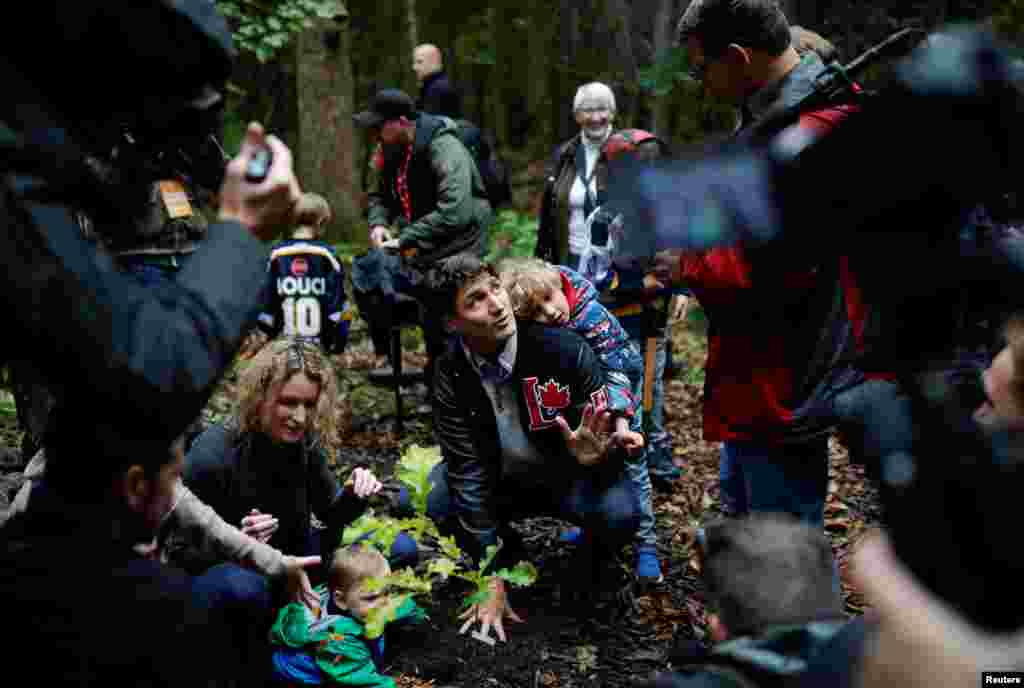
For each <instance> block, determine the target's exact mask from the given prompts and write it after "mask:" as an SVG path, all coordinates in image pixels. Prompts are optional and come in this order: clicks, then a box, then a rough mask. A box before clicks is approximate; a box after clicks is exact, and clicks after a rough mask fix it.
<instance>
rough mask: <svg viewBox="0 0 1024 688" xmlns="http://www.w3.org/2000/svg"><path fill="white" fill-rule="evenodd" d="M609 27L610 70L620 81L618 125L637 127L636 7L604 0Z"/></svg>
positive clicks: (624, 2) (623, 0) (622, 0)
mask: <svg viewBox="0 0 1024 688" xmlns="http://www.w3.org/2000/svg"><path fill="white" fill-rule="evenodd" d="M601 10H602V13H603V14H604V17H605V23H606V26H607V27H608V34H607V35H608V40H609V44H610V46H611V47H612V48H613V49H612V51H611V55H610V56H609V57H610V60H609V64H608V70H609V72H611V73H612V74H615V77H616V80H617V81H619V84H618V87H619V88H618V89H617V90H618V91H619V99H620V100H621V101H622V102H619V103H616V105H617V106H618V109H619V111H620V112H621V113H622V114H621V115H620V116H619V118H618V125H619V126H623V127H625V126H635V124H636V122H637V115H638V114H639V113H638V104H639V102H640V100H639V91H638V90H637V81H638V80H639V70H638V68H637V63H636V53H635V52H634V50H633V21H632V16H633V10H632V8H631V7H630V5H629V3H628V2H626V0H605V3H604V7H602V8H601Z"/></svg>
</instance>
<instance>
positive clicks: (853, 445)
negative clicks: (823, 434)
mask: <svg viewBox="0 0 1024 688" xmlns="http://www.w3.org/2000/svg"><path fill="white" fill-rule="evenodd" d="M832 413H833V414H834V415H835V417H836V421H837V423H838V425H839V428H840V430H841V431H842V433H843V439H844V441H845V442H846V443H847V444H848V445H849V449H850V458H851V460H853V461H856V462H857V463H863V464H865V466H866V467H867V470H868V475H869V476H870V477H872V478H874V479H876V480H877V479H880V478H881V473H880V471H881V466H882V465H883V459H884V458H885V457H887V456H889V455H892V454H895V453H897V452H900V453H907V454H909V453H911V451H912V449H913V443H914V423H913V418H912V417H911V408H910V398H909V397H908V396H907V394H906V393H905V392H903V390H902V389H900V386H899V385H897V384H896V383H894V382H888V381H885V380H867V381H866V382H863V383H861V384H859V385H857V386H856V387H852V388H850V389H847V390H844V391H842V392H840V393H839V394H837V395H836V396H835V397H834V398H833V399H832Z"/></svg>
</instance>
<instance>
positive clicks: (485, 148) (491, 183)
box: [455, 119, 512, 209]
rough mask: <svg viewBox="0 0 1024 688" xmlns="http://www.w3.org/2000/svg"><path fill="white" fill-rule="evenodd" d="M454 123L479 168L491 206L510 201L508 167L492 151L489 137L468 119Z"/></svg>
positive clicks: (510, 188) (510, 191) (494, 206)
mask: <svg viewBox="0 0 1024 688" xmlns="http://www.w3.org/2000/svg"><path fill="white" fill-rule="evenodd" d="M455 124H456V126H457V127H458V132H457V135H458V137H459V140H460V141H462V144H463V145H464V146H465V147H466V148H467V149H469V152H470V154H471V155H472V156H473V159H474V160H475V161H476V167H477V169H478V170H480V176H481V177H482V178H483V180H484V188H485V189H486V190H487V200H488V201H490V203H491V207H492V208H494V209H497V208H498V207H499V206H502V205H505V204H506V203H508V202H510V201H511V200H512V185H511V183H510V181H509V177H508V167H507V166H506V165H505V162H504V161H503V160H502V159H501V158H500V157H498V155H497V154H496V153H495V152H494V148H493V147H492V146H491V144H490V143H489V141H488V139H489V138H491V137H490V136H489V135H487V134H485V133H484V132H483V131H482V130H481V129H480V127H478V126H477V125H475V124H473V123H472V122H470V121H469V120H466V119H457V120H455Z"/></svg>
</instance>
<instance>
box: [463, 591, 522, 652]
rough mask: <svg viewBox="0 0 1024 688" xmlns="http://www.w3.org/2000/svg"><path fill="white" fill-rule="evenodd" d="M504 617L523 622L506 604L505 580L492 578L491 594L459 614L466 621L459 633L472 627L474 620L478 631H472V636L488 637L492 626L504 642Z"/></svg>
mask: <svg viewBox="0 0 1024 688" xmlns="http://www.w3.org/2000/svg"><path fill="white" fill-rule="evenodd" d="M505 617H508V618H509V619H510V620H511V621H515V622H516V623H523V620H522V619H521V618H519V615H518V614H516V612H515V610H514V609H512V607H510V606H509V604H508V597H507V595H506V593H505V581H503V580H501V579H500V578H494V579H493V580H492V581H491V596H490V597H488V598H487V599H486V600H485V601H484V602H480V603H477V604H474V605H473V606H472V607H470V608H469V609H467V610H466V611H464V612H462V613H461V614H459V618H460V619H466V623H464V624H462V628H460V629H459V633H463V634H464V633H465V632H466V631H468V630H469V629H470V628H472V626H473V624H474V623H475V622H476V621H480V632H479V633H478V634H477V633H474V636H479V637H482V638H490V637H491V628H492V627H493V628H494V632H495V633H496V634H497V635H498V638H499V639H500V640H501V642H503V643H504V642H506V638H505V626H504V623H503V621H504V619H505ZM484 642H487V641H484Z"/></svg>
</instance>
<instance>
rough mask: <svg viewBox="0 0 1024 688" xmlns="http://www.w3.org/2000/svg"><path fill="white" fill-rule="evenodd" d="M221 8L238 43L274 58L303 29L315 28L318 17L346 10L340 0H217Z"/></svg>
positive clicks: (266, 58) (263, 57)
mask: <svg viewBox="0 0 1024 688" xmlns="http://www.w3.org/2000/svg"><path fill="white" fill-rule="evenodd" d="M217 9H218V10H220V13H221V14H223V15H224V16H225V17H227V18H228V21H229V22H230V24H231V27H232V29H233V37H234V40H235V45H236V46H238V48H239V49H240V50H245V51H248V52H250V53H252V54H253V55H255V56H256V59H258V60H259V61H260V62H267V61H269V60H271V59H272V58H273V57H274V56H275V55H277V53H278V52H279V51H280V50H281V49H282V48H284V47H285V46H286V45H288V43H290V42H291V40H292V39H293V38H294V37H295V36H296V35H297V34H299V33H301V32H303V31H305V30H306V29H309V28H312V27H313V25H314V19H317V18H320V19H332V18H334V17H337V16H339V15H344V14H346V12H345V8H344V6H343V5H342V4H341V3H340V2H338V0H275V1H271V0H217Z"/></svg>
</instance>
